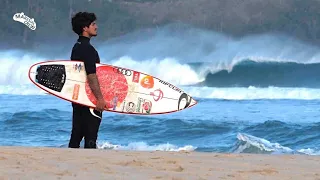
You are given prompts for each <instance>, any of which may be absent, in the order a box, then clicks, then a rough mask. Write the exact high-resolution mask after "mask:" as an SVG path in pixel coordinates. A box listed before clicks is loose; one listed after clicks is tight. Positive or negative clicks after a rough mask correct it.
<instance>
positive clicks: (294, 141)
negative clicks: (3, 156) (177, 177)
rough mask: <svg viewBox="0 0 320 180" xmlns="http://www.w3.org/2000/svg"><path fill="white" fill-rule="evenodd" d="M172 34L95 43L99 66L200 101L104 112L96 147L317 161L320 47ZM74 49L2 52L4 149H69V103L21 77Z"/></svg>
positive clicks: (280, 39) (188, 31) (285, 40)
mask: <svg viewBox="0 0 320 180" xmlns="http://www.w3.org/2000/svg"><path fill="white" fill-rule="evenodd" d="M171 28H172V27H170V26H168V27H164V28H160V29H157V30H150V29H148V30H146V31H142V32H141V31H139V32H135V33H132V34H129V35H125V36H123V37H119V38H115V39H111V40H110V41H107V42H96V43H95V42H94V40H93V44H96V48H97V50H98V52H99V53H100V57H101V61H102V63H106V64H112V65H118V66H122V67H126V68H131V69H136V70H138V71H142V72H145V73H148V74H151V75H154V76H156V77H159V78H161V79H163V80H165V81H168V82H170V83H172V84H175V85H177V86H178V87H180V88H182V89H183V90H185V91H186V92H187V93H189V94H190V95H191V96H193V97H194V98H195V99H196V100H197V101H198V104H197V105H196V106H194V107H192V108H189V109H185V110H183V111H180V112H176V113H172V114H163V115H155V116H134V115H123V114H117V113H110V112H104V113H103V119H102V123H101V126H100V131H99V136H98V147H99V148H100V149H106V150H107V149H108V150H109V149H113V150H130V151H181V150H183V151H199V152H222V153H258V154H308V155H320V148H319V147H320V78H319V76H318V72H319V69H320V53H319V52H320V51H319V48H318V47H316V46H312V45H310V44H307V43H305V42H302V41H299V40H296V39H294V38H292V37H287V36H284V35H278V34H263V35H250V36H246V37H243V38H240V39H233V38H230V37H227V36H225V35H223V34H220V33H217V32H211V31H205V30H201V29H196V28H181V29H180V30H176V29H175V30H174V31H173V30H172V29H171ZM72 45H73V42H68V43H63V44H61V46H55V47H56V48H52V47H41V48H39V49H37V51H26V50H16V49H3V50H0V62H1V66H0V72H1V74H2V75H1V76H0V102H1V103H0V132H1V136H0V145H2V146H41V147H58V148H67V145H68V141H69V137H70V132H71V115H72V114H71V113H72V111H71V104H70V103H69V102H66V101H63V100H61V99H59V98H57V97H54V96H51V95H48V94H45V93H44V92H43V91H41V90H40V89H38V88H36V87H35V86H34V85H33V84H31V82H30V80H29V79H28V77H27V72H28V69H29V67H30V66H31V65H32V64H33V63H36V62H39V61H45V60H53V59H56V60H61V59H69V53H70V52H69V50H70V49H71V47H72ZM82 146H83V143H82Z"/></svg>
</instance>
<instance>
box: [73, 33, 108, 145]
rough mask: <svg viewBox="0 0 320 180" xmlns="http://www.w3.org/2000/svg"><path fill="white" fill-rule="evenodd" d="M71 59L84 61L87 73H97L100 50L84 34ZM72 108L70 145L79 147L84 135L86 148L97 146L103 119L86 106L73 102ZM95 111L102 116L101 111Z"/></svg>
mask: <svg viewBox="0 0 320 180" xmlns="http://www.w3.org/2000/svg"><path fill="white" fill-rule="evenodd" d="M71 60H78V61H83V62H84V66H85V70H86V73H87V75H88V74H92V73H96V63H99V62H100V58H99V54H98V52H97V51H96V50H95V48H94V47H93V46H92V45H91V44H90V39H89V38H87V37H84V36H79V39H78V40H77V42H76V43H75V45H74V46H73V48H72V53H71ZM72 108H73V113H72V132H71V137H70V141H69V147H70V148H79V147H80V142H81V140H82V138H83V137H84V139H85V143H84V148H96V141H97V138H98V131H99V127H100V123H101V119H100V118H98V117H95V116H93V115H92V114H91V112H90V111H89V108H88V107H86V106H82V105H79V104H75V103H72ZM94 112H95V114H96V115H98V116H100V117H101V118H102V113H101V112H98V111H94Z"/></svg>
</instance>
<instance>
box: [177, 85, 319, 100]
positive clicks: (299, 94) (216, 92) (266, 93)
mask: <svg viewBox="0 0 320 180" xmlns="http://www.w3.org/2000/svg"><path fill="white" fill-rule="evenodd" d="M182 89H185V90H186V92H188V93H189V94H190V95H191V96H194V97H200V98H210V99H226V100H252V99H300V100H314V99H320V89H311V88H280V87H267V88H257V87H253V86H250V87H248V88H245V87H244V88H212V87H184V88H182Z"/></svg>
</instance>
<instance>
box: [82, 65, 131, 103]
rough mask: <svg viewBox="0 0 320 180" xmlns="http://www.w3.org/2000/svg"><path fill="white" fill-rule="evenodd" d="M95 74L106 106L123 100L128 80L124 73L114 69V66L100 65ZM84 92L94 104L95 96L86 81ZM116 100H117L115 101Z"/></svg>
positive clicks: (126, 91)
mask: <svg viewBox="0 0 320 180" xmlns="http://www.w3.org/2000/svg"><path fill="white" fill-rule="evenodd" d="M96 74H97V76H98V80H99V83H100V89H101V92H102V95H103V97H104V100H105V101H106V102H107V107H108V108H113V107H114V106H116V105H117V104H119V103H121V102H123V100H124V99H125V98H126V96H127V94H128V82H127V79H126V78H125V75H123V74H122V73H118V72H117V71H114V67H111V66H100V67H97V70H96ZM86 93H87V96H88V98H89V100H90V101H91V102H92V103H93V104H96V103H97V101H96V98H95V96H94V94H93V93H92V91H91V88H90V86H89V84H88V82H86ZM115 101H117V102H115Z"/></svg>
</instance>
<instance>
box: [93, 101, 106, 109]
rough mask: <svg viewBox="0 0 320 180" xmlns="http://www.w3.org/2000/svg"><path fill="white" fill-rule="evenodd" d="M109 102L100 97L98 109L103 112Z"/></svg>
mask: <svg viewBox="0 0 320 180" xmlns="http://www.w3.org/2000/svg"><path fill="white" fill-rule="evenodd" d="M106 106H107V102H106V101H105V100H104V99H100V100H98V101H97V105H96V108H95V109H96V110H97V111H100V112H102V111H103V110H104V108H106Z"/></svg>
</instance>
